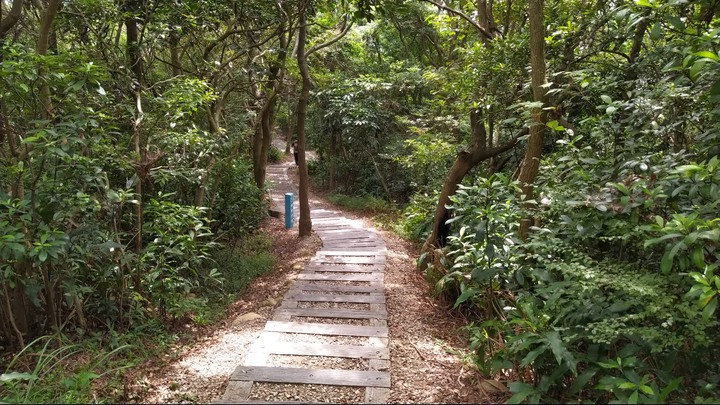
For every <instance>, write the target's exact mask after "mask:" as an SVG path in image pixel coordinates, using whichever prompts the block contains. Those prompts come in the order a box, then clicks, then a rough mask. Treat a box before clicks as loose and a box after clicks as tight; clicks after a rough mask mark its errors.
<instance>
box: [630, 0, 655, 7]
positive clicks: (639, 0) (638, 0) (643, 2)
mask: <svg viewBox="0 0 720 405" xmlns="http://www.w3.org/2000/svg"><path fill="white" fill-rule="evenodd" d="M635 4H637V5H638V6H640V7H650V8H656V7H657V6H656V5H654V4H652V3H651V2H650V1H649V0H635Z"/></svg>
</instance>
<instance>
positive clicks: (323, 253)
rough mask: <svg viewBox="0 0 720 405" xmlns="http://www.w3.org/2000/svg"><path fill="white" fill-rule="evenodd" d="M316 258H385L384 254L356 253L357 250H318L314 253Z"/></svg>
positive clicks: (371, 252)
mask: <svg viewBox="0 0 720 405" xmlns="http://www.w3.org/2000/svg"><path fill="white" fill-rule="evenodd" d="M315 255H316V256H353V257H354V256H368V257H375V256H385V252H378V253H375V252H373V251H370V250H368V251H367V252H358V251H357V250H318V251H317V252H315Z"/></svg>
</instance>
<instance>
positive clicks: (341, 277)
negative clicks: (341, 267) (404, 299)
mask: <svg viewBox="0 0 720 405" xmlns="http://www.w3.org/2000/svg"><path fill="white" fill-rule="evenodd" d="M384 276H385V275H384V274H383V273H354V274H343V273H330V274H315V273H310V274H308V273H300V274H298V275H297V279H298V280H324V281H382V280H383V277H384Z"/></svg>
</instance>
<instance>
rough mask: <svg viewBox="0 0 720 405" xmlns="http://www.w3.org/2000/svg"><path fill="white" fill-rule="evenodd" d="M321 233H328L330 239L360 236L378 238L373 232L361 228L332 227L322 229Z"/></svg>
mask: <svg viewBox="0 0 720 405" xmlns="http://www.w3.org/2000/svg"><path fill="white" fill-rule="evenodd" d="M323 233H325V234H327V235H328V238H331V239H361V238H375V239H380V237H379V236H377V235H376V234H374V233H371V232H368V231H365V230H363V229H334V230H330V229H328V230H324V231H323Z"/></svg>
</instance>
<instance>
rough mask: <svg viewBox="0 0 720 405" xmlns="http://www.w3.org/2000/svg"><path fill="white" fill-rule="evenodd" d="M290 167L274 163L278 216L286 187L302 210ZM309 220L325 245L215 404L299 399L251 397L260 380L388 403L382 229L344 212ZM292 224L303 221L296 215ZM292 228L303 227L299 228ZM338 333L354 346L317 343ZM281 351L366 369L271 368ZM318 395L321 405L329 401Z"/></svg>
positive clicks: (320, 213)
mask: <svg viewBox="0 0 720 405" xmlns="http://www.w3.org/2000/svg"><path fill="white" fill-rule="evenodd" d="M287 168H288V165H270V166H269V167H268V180H269V181H270V184H271V185H270V187H271V189H272V192H271V198H272V200H273V206H274V207H273V208H271V210H273V209H274V210H276V215H277V214H278V213H277V211H279V214H280V215H279V216H280V217H282V207H283V206H284V202H283V201H284V194H285V193H286V192H293V193H294V196H295V198H294V200H295V212H296V213H297V212H298V210H297V188H296V186H294V185H293V184H291V183H290V181H289V178H288V176H287ZM311 218H312V222H313V231H314V232H316V233H317V234H318V235H319V236H320V238H321V240H322V243H323V247H322V248H321V250H320V251H318V252H317V253H316V254H315V256H314V257H313V258H312V259H311V260H310V262H309V263H308V264H307V265H306V266H305V268H304V269H303V271H302V272H301V273H300V274H298V276H297V279H296V280H295V282H294V283H293V285H292V286H291V287H290V289H289V290H288V292H287V293H286V294H285V296H284V298H283V301H282V303H281V305H280V306H279V307H278V308H277V309H276V310H275V314H274V316H273V318H272V320H270V321H268V322H267V323H266V324H265V328H264V330H263V332H262V333H261V335H260V338H259V339H258V340H257V341H256V342H255V343H254V345H253V346H252V347H251V349H250V352H249V353H248V355H247V356H246V357H245V359H244V362H243V364H242V365H240V366H238V367H237V368H236V369H235V371H234V372H233V374H232V376H231V377H230V382H229V384H228V386H227V389H226V391H225V394H224V395H223V397H222V399H220V400H219V401H217V403H293V402H264V400H263V399H261V398H259V399H251V398H254V396H253V384H254V383H256V382H262V383H278V384H320V385H336V386H348V387H365V403H386V402H387V400H388V397H389V394H390V351H389V349H388V328H387V311H386V308H385V293H384V284H383V281H384V272H385V253H386V249H385V243H384V242H383V240H382V238H381V237H380V236H379V235H378V234H377V233H376V232H374V231H373V230H370V229H364V228H363V227H362V225H361V224H359V222H357V221H353V220H350V219H348V218H345V217H343V216H342V214H341V213H338V212H335V211H328V210H323V209H312V210H311ZM294 222H295V224H297V217H295V218H294ZM288 232H297V228H296V227H294V228H293V229H290V230H288ZM360 308H362V309H360ZM333 336H338V337H345V338H347V337H351V338H352V339H353V342H354V343H353V344H335V343H333V344H330V343H317V341H318V337H333ZM290 337H292V338H290ZM290 341H291V342H290ZM278 356H280V358H282V356H312V357H313V358H317V357H335V358H349V359H362V360H363V361H364V363H363V364H365V365H366V366H365V369H352V370H346V369H331V368H304V367H274V366H270V363H271V358H275V359H277V358H278ZM312 400H314V401H317V402H318V403H322V402H324V401H326V400H327V399H326V398H313V399H312ZM296 403H308V402H305V401H302V402H296Z"/></svg>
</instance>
